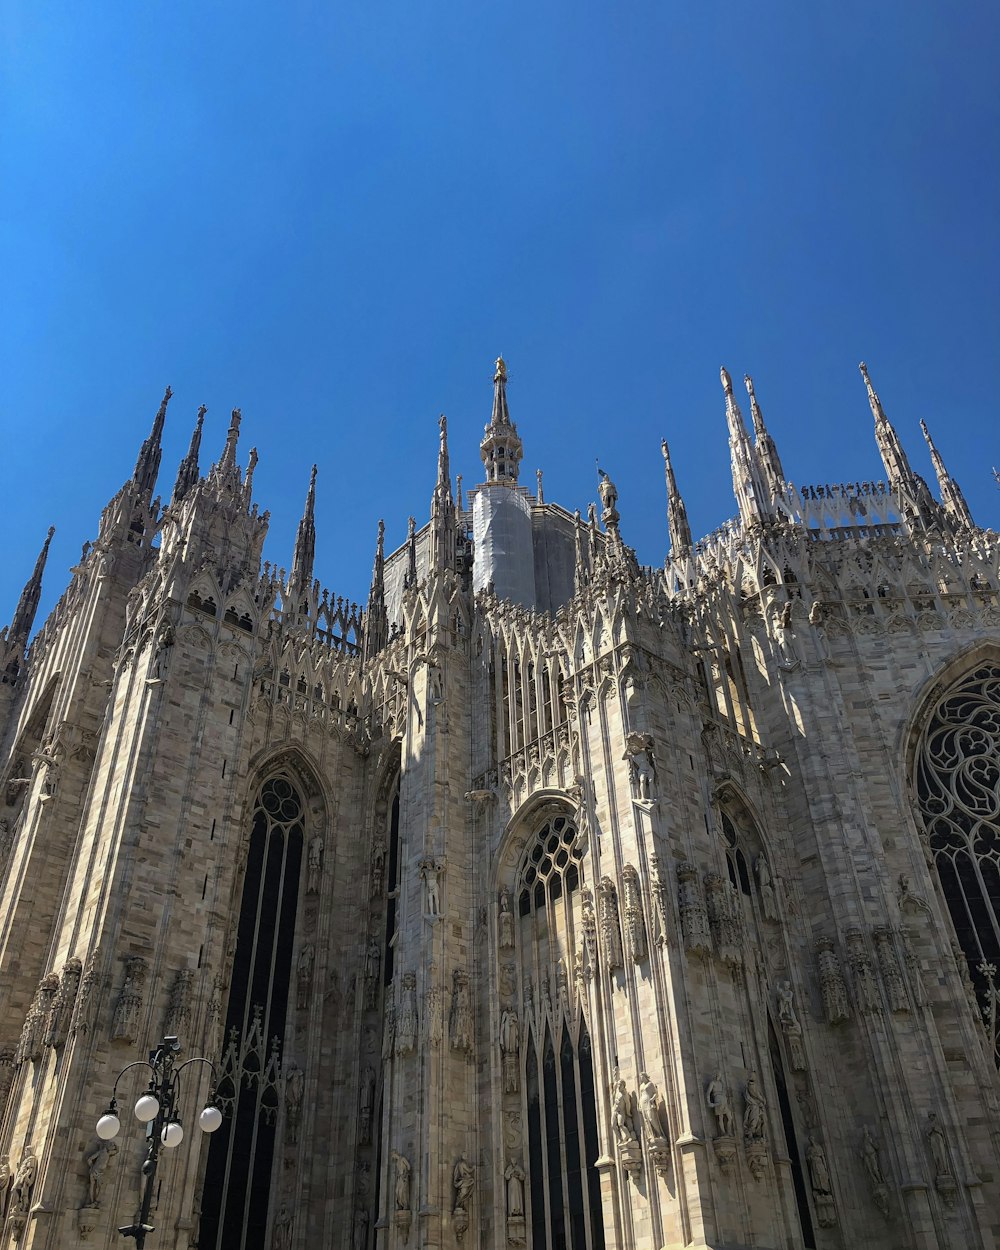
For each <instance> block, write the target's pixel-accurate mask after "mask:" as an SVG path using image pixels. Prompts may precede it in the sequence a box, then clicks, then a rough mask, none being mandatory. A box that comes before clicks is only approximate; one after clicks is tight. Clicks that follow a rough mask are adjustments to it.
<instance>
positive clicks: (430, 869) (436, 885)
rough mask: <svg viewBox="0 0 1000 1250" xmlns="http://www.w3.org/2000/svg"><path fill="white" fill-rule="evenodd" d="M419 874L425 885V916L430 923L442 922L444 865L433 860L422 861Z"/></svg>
mask: <svg viewBox="0 0 1000 1250" xmlns="http://www.w3.org/2000/svg"><path fill="white" fill-rule="evenodd" d="M419 872H420V879H421V881H423V883H424V916H425V917H426V918H427V919H428V920H430V921H436V920H440V918H441V876H442V873H443V872H444V864H443V863H439V862H438V861H436V860H433V859H422V860H421V861H420V868H419Z"/></svg>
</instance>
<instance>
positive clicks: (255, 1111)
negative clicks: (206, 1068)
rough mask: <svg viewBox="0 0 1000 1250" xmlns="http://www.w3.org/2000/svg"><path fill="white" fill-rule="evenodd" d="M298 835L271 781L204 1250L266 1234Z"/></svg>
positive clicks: (291, 800) (239, 1248) (286, 788)
mask: <svg viewBox="0 0 1000 1250" xmlns="http://www.w3.org/2000/svg"><path fill="white" fill-rule="evenodd" d="M304 834H305V812H304V805H303V802H302V797H301V794H300V793H299V790H298V788H297V786H296V784H295V783H294V782H293V780H292V779H291V778H290V777H289V776H287V775H284V774H281V775H278V776H274V777H271V778H270V779H269V780H267V781H266V782H265V783H264V784H263V785H262V786H261V788H260V790H259V792H258V795H257V800H256V803H255V806H254V814H253V826H252V831H251V834H250V845H249V850H248V854H247V864H246V872H245V876H244V881H243V898H242V903H241V906H240V918H239V928H238V932H237V940H236V953H235V956H234V960H233V970H232V979H231V982H230V996H229V1008H228V1012H227V1016H226V1032H225V1039H226V1040H225V1042H224V1054H223V1057H222V1061H221V1064H220V1082H219V1091H218V1092H219V1098H220V1104H221V1105H222V1107H223V1109H224V1111H225V1113H226V1115H225V1118H224V1120H223V1125H222V1128H221V1129H219V1131H218V1132H217V1133H216V1134H215V1135H214V1136H213V1137H212V1139H211V1144H210V1146H209V1151H208V1160H207V1164H206V1170H205V1180H204V1187H203V1199H202V1218H201V1231H200V1237H199V1245H200V1246H202V1247H203V1248H204V1250H209V1248H211V1250H250V1248H252V1247H254V1246H257V1245H259V1244H260V1236H261V1230H262V1229H264V1228H265V1227H266V1226H267V1217H268V1206H269V1200H270V1190H271V1171H272V1166H273V1162H274V1149H275V1123H276V1119H277V1110H278V1101H279V1100H278V1089H279V1087H280V1076H281V1066H280V1065H281V1045H282V1040H283V1038H284V1034H285V1022H286V1016H287V1014H288V1008H289V988H290V986H291V984H292V982H293V976H292V952H293V944H294V938H295V916H296V908H297V903H298V894H299V878H300V875H301V869H302V848H303V838H304ZM301 962H302V955H301V954H300V965H301Z"/></svg>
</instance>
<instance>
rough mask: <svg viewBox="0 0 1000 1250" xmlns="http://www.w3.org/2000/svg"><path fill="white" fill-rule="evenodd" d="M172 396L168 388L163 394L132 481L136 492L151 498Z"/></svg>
mask: <svg viewBox="0 0 1000 1250" xmlns="http://www.w3.org/2000/svg"><path fill="white" fill-rule="evenodd" d="M171 395H173V391H172V390H171V389H170V387H169V386H168V387H167V389H166V390H165V391H164V392H163V399H162V401H161V402H160V406H159V408H158V409H157V412H156V416H155V417H154V418H153V428H152V429H151V430H150V432H149V438H147V439H146V440H145V442H144V443H143V444H142V446H141V447H140V448H139V457H138V459H137V460H136V462H135V472H134V473H133V474H132V481H133V482H134V483H135V488H136V490H137V491H139V493H140V494H143V495H150V496H151V495H152V494H153V489H154V487H155V486H156V475H157V474H158V473H159V471H160V457H161V456H162V455H163V447H162V444H161V440H162V438H163V423H164V421H165V420H166V417H167V404H169V403H170V397H171Z"/></svg>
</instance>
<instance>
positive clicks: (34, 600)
mask: <svg viewBox="0 0 1000 1250" xmlns="http://www.w3.org/2000/svg"><path fill="white" fill-rule="evenodd" d="M55 532H56V527H55V526H54V525H50V526H49V532H48V534H47V535H46V536H45V542H44V543H43V544H42V549H41V551H40V552H39V553H38V559H37V560H36V561H35V567H34V569H33V570H32V574H31V576H30V577H29V578H28V580H27V582H26V583H25V587H24V589H23V590H22V591H21V597H20V599H19V600H18V602H17V607H16V608H15V609H14V619H13V620H12V621H11V623H10V629H9V631H8V633H7V637H8V640H9V641H11V642H14V641H16V642H18V643H20V644H21V645H22V646H24V645H25V644H27V641H28V636H29V635H30V633H31V627H32V625H33V624H34V622H35V613H36V612H37V611H38V601H39V599H41V597H42V574H43V573H44V572H45V561H46V560H47V559H48V555H49V547H50V546H51V543H52V539H53V537H54V535H55Z"/></svg>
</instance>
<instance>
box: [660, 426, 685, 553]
mask: <svg viewBox="0 0 1000 1250" xmlns="http://www.w3.org/2000/svg"><path fill="white" fill-rule="evenodd" d="M660 450H661V451H662V452H663V472H664V476H665V477H666V481H667V530H668V532H669V535H670V553H669V556H668V558H670V557H672V556H679V555H684V554H686V553H687V552H688V551H690V550H691V526H690V525H689V524H688V515H687V508H685V507H684V500H683V499H682V498H681V493H680V491H679V490H678V489H677V479H676V478H675V477H674V466H673V465H672V464H671V463H670V449H669V448H668V447H667V440H666V439H663V441H662V442H661V443H660Z"/></svg>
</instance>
